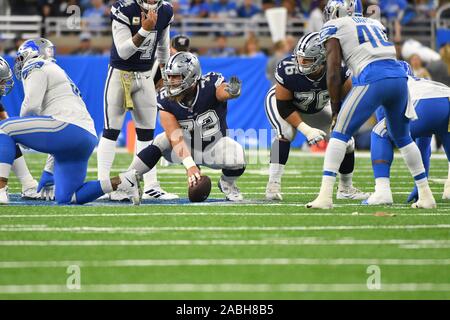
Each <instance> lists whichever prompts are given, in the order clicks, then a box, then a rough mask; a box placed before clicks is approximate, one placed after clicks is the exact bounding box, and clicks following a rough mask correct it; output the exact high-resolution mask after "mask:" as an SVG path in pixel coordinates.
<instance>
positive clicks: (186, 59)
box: [130, 52, 245, 201]
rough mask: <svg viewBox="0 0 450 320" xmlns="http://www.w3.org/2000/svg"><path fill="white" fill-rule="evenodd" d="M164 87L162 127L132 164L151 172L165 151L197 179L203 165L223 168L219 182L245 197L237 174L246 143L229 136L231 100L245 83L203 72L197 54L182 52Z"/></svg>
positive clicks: (230, 194)
mask: <svg viewBox="0 0 450 320" xmlns="http://www.w3.org/2000/svg"><path fill="white" fill-rule="evenodd" d="M165 73H166V75H167V79H166V81H165V89H163V90H162V91H161V92H160V93H159V95H158V108H159V110H160V120H161V125H162V126H163V128H164V131H165V132H163V133H161V134H159V135H158V136H157V137H156V138H155V140H154V142H153V144H152V145H151V146H149V147H147V148H146V149H144V150H143V151H141V152H140V153H139V154H138V155H137V157H135V159H134V160H133V163H132V165H131V167H130V169H134V170H136V171H137V172H138V173H140V174H144V173H146V172H148V171H149V170H150V169H151V168H153V167H154V166H155V165H156V163H157V162H158V161H159V159H160V158H161V157H162V156H163V157H165V158H166V159H167V160H169V161H170V162H173V163H182V164H183V165H184V166H185V168H186V170H187V175H188V180H189V184H190V185H193V184H195V183H196V182H197V179H199V178H200V174H201V173H200V169H199V167H198V165H204V166H207V167H210V168H213V169H222V176H221V178H220V181H219V188H220V190H221V191H222V192H223V193H224V194H225V196H226V198H227V199H228V200H230V201H240V200H242V199H243V196H242V194H241V192H240V191H239V188H238V187H237V186H236V180H237V179H238V178H239V177H240V176H241V175H242V174H243V173H244V170H245V155H244V150H243V148H242V146H241V145H240V144H239V143H237V142H236V141H235V140H233V139H231V138H229V137H227V129H228V127H227V122H226V116H227V101H228V100H230V99H234V98H237V97H239V95H240V93H241V83H240V81H239V79H237V78H236V77H232V78H231V80H230V82H229V83H226V82H225V80H224V78H223V76H222V75H221V74H218V73H208V74H206V75H203V76H202V74H201V68H200V63H199V61H198V59H197V57H196V56H195V55H193V54H192V53H188V52H178V53H176V54H175V55H173V56H172V57H171V58H170V59H169V61H168V63H167V65H166V68H165Z"/></svg>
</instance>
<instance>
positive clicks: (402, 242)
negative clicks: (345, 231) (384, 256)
mask: <svg viewBox="0 0 450 320" xmlns="http://www.w3.org/2000/svg"><path fill="white" fill-rule="evenodd" d="M354 245H357V246H369V245H370V246H380V245H394V246H399V247H400V248H407V249H422V248H433V249H448V248H450V240H433V239H420V240H408V239H386V240H356V239H336V240H325V239H319V238H293V239H263V240H1V241H0V246H1V247H9V246H12V247H17V246H29V247H47V246H62V247H72V246H87V247H92V246H94V247H96V246H106V247H109V246H354Z"/></svg>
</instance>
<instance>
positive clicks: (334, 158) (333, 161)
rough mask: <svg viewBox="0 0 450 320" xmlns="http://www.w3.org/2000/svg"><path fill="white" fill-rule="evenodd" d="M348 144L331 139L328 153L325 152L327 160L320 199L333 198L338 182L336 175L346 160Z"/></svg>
mask: <svg viewBox="0 0 450 320" xmlns="http://www.w3.org/2000/svg"><path fill="white" fill-rule="evenodd" d="M346 149H347V143H345V142H344V141H342V140H339V139H336V138H331V139H330V141H329V143H328V146H327V151H326V152H325V160H324V164H323V176H322V185H321V187H320V194H319V197H327V198H332V197H333V188H334V183H335V182H336V174H337V172H338V170H339V167H340V165H341V163H342V161H343V160H344V157H345V152H346Z"/></svg>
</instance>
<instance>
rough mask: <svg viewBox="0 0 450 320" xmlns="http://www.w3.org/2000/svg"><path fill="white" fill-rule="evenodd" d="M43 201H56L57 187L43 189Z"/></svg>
mask: <svg viewBox="0 0 450 320" xmlns="http://www.w3.org/2000/svg"><path fill="white" fill-rule="evenodd" d="M41 199H42V200H45V201H55V186H47V187H43V188H42V190H41Z"/></svg>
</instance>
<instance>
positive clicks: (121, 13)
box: [110, 0, 140, 26]
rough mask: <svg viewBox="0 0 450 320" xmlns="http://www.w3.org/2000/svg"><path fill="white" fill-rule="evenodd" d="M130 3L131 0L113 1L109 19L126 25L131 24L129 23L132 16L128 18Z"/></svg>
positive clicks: (131, 2) (129, 15)
mask: <svg viewBox="0 0 450 320" xmlns="http://www.w3.org/2000/svg"><path fill="white" fill-rule="evenodd" d="M132 4H133V1H132V0H121V1H117V2H116V3H114V4H113V5H112V7H111V14H110V17H111V20H115V21H117V22H120V23H122V24H124V25H127V26H131V24H132V23H133V21H132V19H133V18H130V17H131V14H130V12H129V8H130V6H131V5H132ZM138 19H140V17H138ZM139 23H140V20H139Z"/></svg>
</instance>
